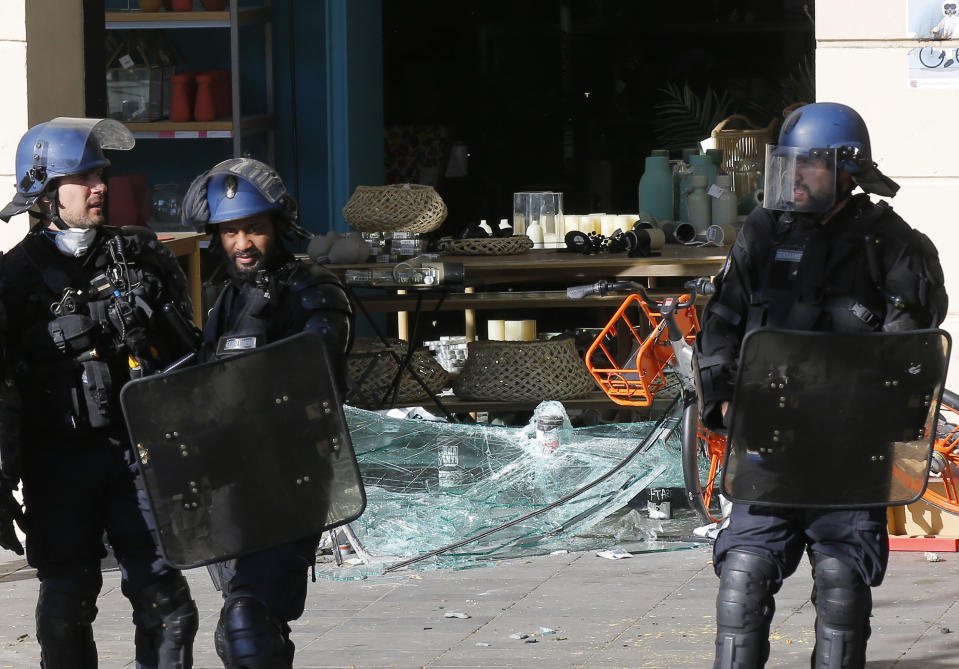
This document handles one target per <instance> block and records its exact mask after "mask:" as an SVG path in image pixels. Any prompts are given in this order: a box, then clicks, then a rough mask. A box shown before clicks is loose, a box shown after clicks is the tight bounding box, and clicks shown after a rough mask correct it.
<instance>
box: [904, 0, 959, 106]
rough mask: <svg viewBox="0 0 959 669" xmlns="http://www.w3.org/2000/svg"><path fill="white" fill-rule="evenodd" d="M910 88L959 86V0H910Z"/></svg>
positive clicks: (908, 32)
mask: <svg viewBox="0 0 959 669" xmlns="http://www.w3.org/2000/svg"><path fill="white" fill-rule="evenodd" d="M907 23H908V25H907V27H906V35H907V36H908V37H909V38H910V39H915V40H919V41H920V42H921V44H920V45H919V46H918V47H915V48H913V49H910V50H909V52H908V55H907V59H908V83H909V87H910V88H959V0H909V11H908V18H907Z"/></svg>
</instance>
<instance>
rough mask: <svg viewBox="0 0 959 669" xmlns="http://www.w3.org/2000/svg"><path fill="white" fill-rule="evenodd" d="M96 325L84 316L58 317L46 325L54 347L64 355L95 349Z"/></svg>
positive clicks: (67, 315) (69, 315)
mask: <svg viewBox="0 0 959 669" xmlns="http://www.w3.org/2000/svg"><path fill="white" fill-rule="evenodd" d="M97 329H98V326H97V323H96V321H94V320H93V319H92V318H90V317H89V316H87V315H85V314H66V315H64V316H58V317H57V318H54V319H53V320H52V321H50V322H49V323H48V324H47V332H48V333H49V334H50V339H52V340H53V344H54V346H56V347H57V350H59V351H60V353H63V354H65V355H71V354H77V353H86V352H87V351H89V350H90V349H92V348H94V347H95V341H96V334H97Z"/></svg>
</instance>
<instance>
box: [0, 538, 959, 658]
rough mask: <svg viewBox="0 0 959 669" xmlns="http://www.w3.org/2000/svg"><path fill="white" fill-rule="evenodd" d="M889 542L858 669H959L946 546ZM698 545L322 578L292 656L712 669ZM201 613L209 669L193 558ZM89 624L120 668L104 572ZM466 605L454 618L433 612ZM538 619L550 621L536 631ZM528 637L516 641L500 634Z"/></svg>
mask: <svg viewBox="0 0 959 669" xmlns="http://www.w3.org/2000/svg"><path fill="white" fill-rule="evenodd" d="M940 557H941V558H942V561H940V562H929V561H928V560H927V559H926V557H925V556H924V554H923V553H893V555H892V558H891V560H890V566H889V572H888V575H887V577H886V582H885V583H884V584H883V585H882V586H881V587H879V588H877V589H875V590H874V592H873V596H874V606H873V617H872V628H873V634H872V639H871V641H870V645H869V653H868V662H867V667H868V668H869V669H880V668H892V667H895V669H937V668H940V667H941V668H945V667H957V666H959V615H957V614H959V557H957V555H956V554H955V553H941V554H940ZM15 558H16V556H15V555H13V554H12V553H4V552H2V551H0V668H4V667H14V668H17V669H19V668H21V667H24V668H25V667H38V666H39V648H38V646H37V643H36V639H35V637H34V629H33V627H34V622H33V609H34V605H35V603H36V595H37V581H36V579H35V578H33V577H32V571H31V570H30V569H29V568H27V567H25V566H24V565H23V562H22V560H17V559H15ZM710 558H711V555H710V550H709V547H708V546H698V547H694V548H692V549H689V550H679V551H672V552H664V553H648V554H641V555H636V556H634V557H633V558H631V559H625V560H607V559H603V558H599V557H597V556H596V555H595V553H594V552H584V553H567V554H560V555H550V556H541V557H533V558H516V559H510V560H502V561H499V562H497V563H495V564H493V565H491V566H486V567H479V568H474V569H461V570H453V569H441V570H434V571H401V572H398V573H396V574H391V575H385V576H371V577H368V578H365V579H362V580H352V581H342V580H331V579H328V578H324V577H323V576H322V573H323V571H324V570H327V569H330V570H332V569H335V567H332V566H326V565H320V566H319V567H318V570H319V572H320V576H319V577H318V578H317V582H316V583H313V584H311V585H310V589H309V597H308V600H307V609H306V612H305V613H304V615H303V617H302V618H300V619H299V620H298V621H296V622H294V623H293V625H292V627H293V639H294V641H295V643H296V646H297V654H296V663H295V665H296V667H298V668H302V669H310V668H314V669H319V668H321V667H322V668H328V667H357V668H359V667H364V668H366V667H400V668H413V667H431V668H445V667H457V668H464V667H535V668H537V669H552V668H564V667H577V668H579V667H582V668H588V669H601V668H602V669H606V668H610V669H612V668H622V667H627V668H633V667H636V668H639V667H661V668H666V667H710V666H711V665H712V641H713V634H714V631H715V627H714V626H715V610H714V602H715V597H716V588H717V585H718V579H717V578H716V577H715V575H714V574H713V571H712V564H711V562H710ZM187 578H188V580H189V582H190V586H191V588H192V590H193V594H194V597H195V598H196V600H197V604H198V606H199V609H200V631H199V634H198V635H197V642H196V649H195V653H194V658H195V661H194V666H195V667H196V669H206V668H215V667H220V666H221V664H220V662H219V660H218V658H217V656H216V653H215V652H214V650H213V629H214V626H215V625H216V619H217V613H218V610H219V606H220V598H219V593H217V592H215V591H214V589H213V587H212V585H211V583H210V579H209V576H208V575H207V572H206V570H205V569H202V568H201V569H194V570H190V571H188V572H187ZM811 583H812V582H811V578H810V576H809V565H808V563H806V562H804V563H803V564H802V565H801V566H800V568H799V571H798V572H797V573H796V574H795V575H794V576H792V577H791V578H789V579H788V580H787V581H786V584H785V586H784V588H783V590H782V591H781V592H780V593H779V595H778V596H777V598H776V605H777V610H776V615H775V618H774V620H773V630H772V634H771V645H772V653H771V657H770V660H769V663H768V664H767V667H770V668H780V667H808V666H809V659H808V658H809V653H810V651H811V649H812V644H813V632H812V628H813V621H814V618H815V614H814V611H813V608H812V605H811V604H810V602H809V592H810V588H811ZM98 607H99V610H100V614H99V616H98V617H97V620H96V623H95V626H94V630H95V635H96V639H97V645H98V649H99V653H100V666H101V667H133V666H134V662H133V625H132V622H131V620H130V606H129V603H128V602H127V600H126V599H125V598H124V597H123V596H122V595H121V594H120V577H119V572H117V571H116V570H108V571H106V572H105V573H104V586H103V591H102V593H101V596H100V599H99V601H98ZM448 613H465V614H467V615H468V616H469V617H468V618H459V617H449V618H448V617H446V614H448ZM544 628H545V629H548V630H553V632H548V631H544ZM514 634H527V635H529V636H528V638H526V639H515V638H511V635H514Z"/></svg>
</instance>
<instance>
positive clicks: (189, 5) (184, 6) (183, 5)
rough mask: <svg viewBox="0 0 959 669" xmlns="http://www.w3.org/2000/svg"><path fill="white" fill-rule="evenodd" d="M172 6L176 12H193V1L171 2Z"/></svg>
mask: <svg viewBox="0 0 959 669" xmlns="http://www.w3.org/2000/svg"><path fill="white" fill-rule="evenodd" d="M170 4H171V5H172V9H173V11H175V12H192V11H193V0H171V2H170Z"/></svg>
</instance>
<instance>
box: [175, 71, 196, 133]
mask: <svg viewBox="0 0 959 669" xmlns="http://www.w3.org/2000/svg"><path fill="white" fill-rule="evenodd" d="M170 81H171V83H172V84H173V93H172V94H171V95H170V120H171V121H180V122H182V121H190V120H192V119H193V105H194V100H195V99H196V80H195V79H194V76H193V73H192V72H184V73H183V74H174V75H173V76H172V77H170Z"/></svg>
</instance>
